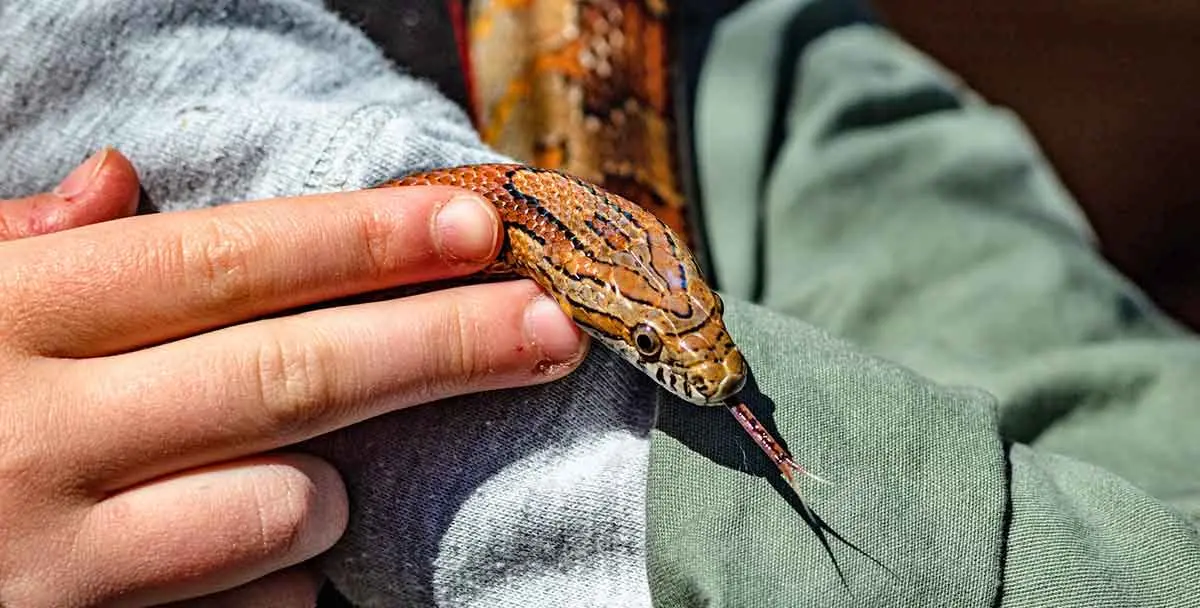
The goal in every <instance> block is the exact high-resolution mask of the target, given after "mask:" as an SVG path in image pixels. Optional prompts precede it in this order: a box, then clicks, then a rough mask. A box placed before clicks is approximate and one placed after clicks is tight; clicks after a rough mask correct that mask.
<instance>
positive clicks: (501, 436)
mask: <svg viewBox="0 0 1200 608" xmlns="http://www.w3.org/2000/svg"><path fill="white" fill-rule="evenodd" d="M0 40H3V41H4V43H5V48H4V50H3V51H0V158H2V159H4V163H3V164H2V165H0V197H8V196H17V195H24V194H28V193H32V192H37V191H43V190H46V189H49V188H51V187H52V186H53V185H54V184H55V183H56V182H57V181H58V180H59V179H61V178H62V176H64V175H65V174H66V173H67V172H68V171H69V170H70V169H71V168H72V167H73V166H74V165H75V164H76V163H78V162H79V161H81V160H82V159H83V158H85V157H86V156H87V155H88V154H89V153H90V152H92V151H94V150H96V149H97V148H99V147H101V146H104V145H112V146H115V147H117V148H119V149H120V150H121V151H122V152H124V153H125V154H126V155H127V156H129V157H130V158H131V159H132V160H133V162H134V164H135V165H136V166H137V167H138V169H139V171H140V173H141V176H142V179H143V182H144V184H145V186H146V189H147V191H148V193H149V195H150V197H151V198H152V199H153V200H154V201H155V202H156V203H157V204H158V205H159V206H161V207H162V208H164V209H167V210H177V209H186V208H194V207H201V206H205V205H214V204H220V203H224V202H228V201H238V200H245V199H257V198H265V197H273V196H282V195H295V194H305V193H314V192H322V191H332V190H345V189H353V188H359V187H364V186H369V185H372V184H375V183H378V182H380V181H383V180H384V179H386V178H389V177H392V176H395V175H398V174H402V173H408V172H412V171H416V170H420V169H424V168H430V167H435V166H449V165H456V164H463V163H476V162H487V161H497V160H506V159H504V158H503V157H502V156H500V155H498V154H496V153H494V152H492V151H489V150H488V149H486V148H485V147H484V146H483V145H481V144H480V142H479V140H478V139H477V137H476V135H475V133H474V131H473V130H472V129H471V127H470V125H469V123H468V121H467V120H466V118H465V117H464V116H463V114H462V113H461V112H460V111H459V110H458V109H457V107H455V106H454V105H453V104H451V103H449V102H448V101H446V100H444V99H443V98H441V97H439V96H438V95H437V94H436V92H435V91H434V89H433V88H432V87H431V86H428V85H426V84H423V83H421V82H417V81H416V80H414V79H411V78H408V77H405V76H403V75H402V74H400V73H399V72H398V70H397V69H396V68H395V67H394V66H391V65H389V64H388V63H387V62H386V61H384V60H383V59H382V57H381V55H380V54H379V53H378V52H377V50H376V49H375V48H374V47H373V46H372V45H371V44H370V43H369V42H368V41H367V40H366V39H365V38H364V37H363V36H362V35H360V33H359V32H358V31H357V30H355V29H353V28H351V27H348V26H346V25H344V24H342V23H340V22H339V21H338V20H337V19H336V18H335V17H334V16H332V15H331V14H330V13H328V12H327V11H325V10H324V8H323V7H322V5H321V4H320V3H319V2H304V1H300V0H251V1H237V2H235V1H226V2H210V1H201V0H179V1H175V2H161V1H160V0H119V1H112V2H89V1H85V0H79V1H73V0H53V1H39V2H19V3H18V2H4V3H3V4H0ZM656 394H657V391H655V389H654V388H653V387H652V385H651V384H650V383H649V382H648V380H647V379H645V378H644V377H643V376H642V375H641V374H640V373H637V372H636V371H634V370H632V368H630V367H629V366H628V365H626V364H623V363H621V362H620V361H618V360H616V359H615V358H613V357H611V356H609V355H608V354H607V353H604V352H600V349H596V352H595V354H594V355H593V356H592V358H591V359H590V360H589V361H588V363H587V365H586V366H585V367H584V369H583V370H581V372H579V373H577V374H575V375H574V376H573V377H572V378H571V379H570V380H569V381H567V382H564V383H560V384H557V385H555V386H553V387H542V388H537V389H532V390H525V391H511V392H507V393H503V394H499V395H483V396H474V397H466V398H462V399H457V400H454V402H452V403H445V404H438V405H433V406H428V407H422V408H416V409H414V410H410V411H405V412H400V413H398V414H396V415H394V416H387V417H384V418H381V419H379V420H375V421H371V422H368V423H366V424H364V425H361V426H360V427H357V428H355V429H353V430H350V431H347V432H345V433H344V434H334V435H333V436H330V437H327V438H323V439H322V440H320V441H316V442H313V443H312V444H311V445H309V446H308V449H310V450H312V451H314V452H317V453H319V454H321V455H323V456H325V457H327V458H328V459H329V460H330V461H332V462H333V463H334V465H335V466H337V467H338V468H339V470H341V471H342V473H343V475H344V476H345V478H346V481H347V484H348V486H349V488H350V491H351V501H352V519H351V525H350V531H349V533H348V534H347V536H346V537H345V538H344V539H343V541H342V542H341V543H340V544H339V545H338V547H337V548H336V549H335V550H334V551H332V552H331V553H330V554H329V555H327V556H326V557H325V564H326V567H327V571H328V573H329V574H330V576H331V578H332V579H333V580H334V581H335V582H336V583H337V585H338V587H339V588H340V589H341V590H342V591H343V592H344V593H345V594H346V595H347V596H348V597H349V598H350V599H352V600H353V601H355V602H357V603H359V604H360V605H364V606H398V605H406V606H417V605H432V604H435V603H438V604H443V605H445V604H449V605H456V606H472V605H477V606H490V607H503V606H522V607H524V606H562V605H567V604H576V605H578V604H581V603H582V604H584V605H588V606H621V607H626V606H638V605H646V604H648V603H649V596H648V593H649V591H648V587H647V583H646V575H645V567H644V563H645V557H644V551H645V549H644V539H643V536H644V529H645V526H644V519H645V516H644V503H645V500H644V495H645V489H644V482H645V473H644V471H645V461H646V454H647V452H648V433H649V427H650V424H651V420H652V416H651V414H652V412H653V408H654V406H655V403H654V401H653V400H654V399H655V398H656Z"/></svg>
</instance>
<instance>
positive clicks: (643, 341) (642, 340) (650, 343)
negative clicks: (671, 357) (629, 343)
mask: <svg viewBox="0 0 1200 608" xmlns="http://www.w3.org/2000/svg"><path fill="white" fill-rule="evenodd" d="M633 345H634V347H636V348H637V351H638V353H640V354H641V355H642V356H643V357H645V358H647V359H657V358H658V353H660V352H662V338H659V337H658V332H656V331H654V328H653V327H650V326H649V325H646V324H645V323H642V324H641V325H638V326H637V327H635V328H633Z"/></svg>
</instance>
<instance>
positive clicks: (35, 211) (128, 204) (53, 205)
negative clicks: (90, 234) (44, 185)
mask: <svg viewBox="0 0 1200 608" xmlns="http://www.w3.org/2000/svg"><path fill="white" fill-rule="evenodd" d="M137 203H138V176H137V171H136V170H135V169H134V168H133V164H132V163H130V162H129V159H127V158H125V156H124V155H122V154H121V153H120V152H117V151H116V150H114V149H112V148H104V149H103V150H101V151H99V152H97V153H95V154H93V155H92V156H91V157H90V158H88V159H87V160H86V161H84V162H83V164H81V165H79V166H78V167H76V168H75V170H73V171H71V173H70V174H68V175H67V177H66V179H64V180H63V181H62V183H61V184H59V185H58V187H57V188H55V189H54V190H53V191H52V192H47V193H44V194H36V195H33V196H29V197H26V198H17V199H9V200H0V241H9V240H13V239H19V238H24V237H29V236H37V235H40V234H49V233H51V232H59V231H61V230H68V229H70V228H78V227H80V226H86V225H88V224H95V223H99V222H104V221H107V220H112V219H116V218H119V217H125V216H128V215H133V213H134V211H135V210H136V209H137Z"/></svg>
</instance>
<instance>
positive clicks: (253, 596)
mask: <svg viewBox="0 0 1200 608" xmlns="http://www.w3.org/2000/svg"><path fill="white" fill-rule="evenodd" d="M324 580H325V577H324V576H321V574H320V573H319V572H318V571H317V570H316V569H315V568H313V567H312V566H308V565H301V566H295V567H292V568H288V569H286V570H281V571H279V572H274V573H271V574H268V575H267V576H264V577H263V578H260V579H258V580H256V581H253V582H250V583H247V584H245V585H242V586H241V587H237V588H234V589H230V590H229V591H223V592H221V593H217V594H214V595H209V596H205V597H202V598H198V599H194V600H187V601H183V602H179V603H171V604H167V606H170V607H171V608H312V607H313V606H316V605H317V597H318V596H319V594H320V592H321V584H322V583H323V582H324Z"/></svg>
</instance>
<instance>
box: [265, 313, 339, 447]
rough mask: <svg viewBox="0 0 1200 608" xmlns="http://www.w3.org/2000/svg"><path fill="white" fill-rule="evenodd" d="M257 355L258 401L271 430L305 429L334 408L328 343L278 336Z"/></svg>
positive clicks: (331, 365) (267, 342) (318, 340)
mask: <svg viewBox="0 0 1200 608" xmlns="http://www.w3.org/2000/svg"><path fill="white" fill-rule="evenodd" d="M281 333H282V332H281ZM256 354H257V361H256V364H257V365H256V367H255V369H256V370H257V373H256V376H255V382H256V385H257V390H258V395H257V398H258V399H259V403H260V404H261V406H262V409H263V414H264V418H265V420H264V422H265V424H267V425H268V426H269V428H272V429H276V430H280V431H292V430H297V429H300V428H303V427H305V426H306V425H308V424H309V423H311V422H312V421H313V420H316V419H319V418H321V416H322V415H323V414H324V412H325V411H326V410H327V409H328V408H329V407H330V406H331V404H332V401H333V398H334V390H333V378H332V375H333V374H332V369H333V364H332V359H333V354H332V353H331V352H330V348H329V347H328V345H327V343H326V342H325V341H322V340H320V339H316V338H315V337H313V336H311V335H310V336H305V339H296V338H295V337H285V336H284V335H274V336H271V337H269V338H267V339H265V340H263V341H262V342H261V344H260V346H259V348H258V349H257V352H256Z"/></svg>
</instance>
